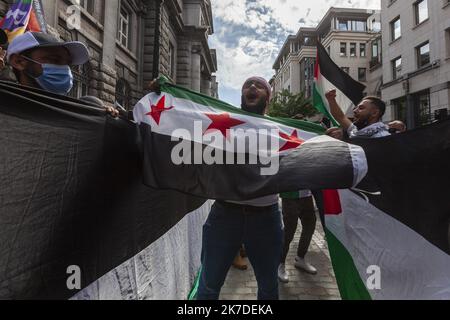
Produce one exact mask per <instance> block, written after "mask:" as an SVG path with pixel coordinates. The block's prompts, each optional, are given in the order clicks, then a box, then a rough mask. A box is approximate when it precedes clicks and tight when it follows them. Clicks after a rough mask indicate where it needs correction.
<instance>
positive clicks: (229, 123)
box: [204, 112, 245, 139]
mask: <svg viewBox="0 0 450 320" xmlns="http://www.w3.org/2000/svg"><path fill="white" fill-rule="evenodd" d="M205 115H206V116H207V117H208V118H210V119H211V120H212V123H211V124H210V125H209V127H208V129H206V131H205V133H204V134H206V133H207V132H208V131H210V130H219V131H220V132H222V134H223V136H224V137H226V138H227V139H229V136H228V132H229V131H228V132H227V130H230V129H231V128H232V127H236V126H238V125H241V124H243V123H245V122H244V121H241V120H238V119H233V118H231V116H230V114H229V113H228V112H225V113H221V114H215V113H205Z"/></svg>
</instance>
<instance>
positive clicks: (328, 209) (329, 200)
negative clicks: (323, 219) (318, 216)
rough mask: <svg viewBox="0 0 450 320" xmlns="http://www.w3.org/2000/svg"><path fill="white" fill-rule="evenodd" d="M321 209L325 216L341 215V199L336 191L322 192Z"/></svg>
mask: <svg viewBox="0 0 450 320" xmlns="http://www.w3.org/2000/svg"><path fill="white" fill-rule="evenodd" d="M322 193H323V207H324V212H325V214H328V215H339V214H341V213H342V206H341V199H340V198H339V192H338V190H323V191H322Z"/></svg>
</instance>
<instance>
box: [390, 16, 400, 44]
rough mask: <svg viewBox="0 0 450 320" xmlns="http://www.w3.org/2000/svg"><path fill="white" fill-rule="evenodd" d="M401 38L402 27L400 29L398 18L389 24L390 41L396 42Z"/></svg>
mask: <svg viewBox="0 0 450 320" xmlns="http://www.w3.org/2000/svg"><path fill="white" fill-rule="evenodd" d="M401 36H402V27H401V23H400V17H398V18H397V19H395V20H393V21H392V22H391V37H392V41H394V40H397V39H398V38H400V37H401Z"/></svg>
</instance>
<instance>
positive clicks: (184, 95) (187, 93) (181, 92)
mask: <svg viewBox="0 0 450 320" xmlns="http://www.w3.org/2000/svg"><path fill="white" fill-rule="evenodd" d="M159 81H160V85H161V91H163V92H166V93H168V94H170V95H172V96H174V97H176V98H180V99H186V100H190V101H192V102H194V103H197V104H201V105H204V106H208V107H212V108H215V109H219V110H221V111H224V112H229V113H235V114H241V115H245V116H250V117H254V118H261V119H266V120H270V121H273V122H277V123H279V124H283V125H285V126H290V127H294V128H297V129H300V130H304V131H308V132H312V133H317V134H324V133H325V129H324V128H323V127H322V126H321V125H318V124H315V123H312V122H307V121H301V120H295V119H285V118H274V117H268V116H260V115H256V114H254V113H250V112H246V111H244V110H242V109H239V108H236V107H234V106H232V105H230V104H228V103H226V102H223V101H220V100H218V99H215V98H212V97H210V96H207V95H204V94H201V93H198V92H195V91H191V90H189V89H186V88H183V87H179V86H177V85H174V84H171V83H168V82H165V81H164V80H163V79H161V78H160V79H159Z"/></svg>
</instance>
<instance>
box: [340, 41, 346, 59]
mask: <svg viewBox="0 0 450 320" xmlns="http://www.w3.org/2000/svg"><path fill="white" fill-rule="evenodd" d="M340 56H341V57H345V56H347V43H345V42H341V50H340Z"/></svg>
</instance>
